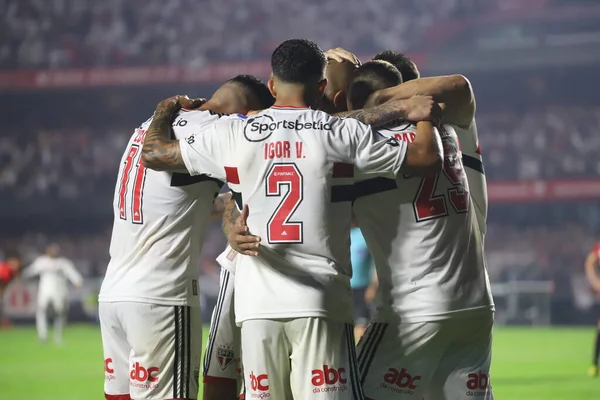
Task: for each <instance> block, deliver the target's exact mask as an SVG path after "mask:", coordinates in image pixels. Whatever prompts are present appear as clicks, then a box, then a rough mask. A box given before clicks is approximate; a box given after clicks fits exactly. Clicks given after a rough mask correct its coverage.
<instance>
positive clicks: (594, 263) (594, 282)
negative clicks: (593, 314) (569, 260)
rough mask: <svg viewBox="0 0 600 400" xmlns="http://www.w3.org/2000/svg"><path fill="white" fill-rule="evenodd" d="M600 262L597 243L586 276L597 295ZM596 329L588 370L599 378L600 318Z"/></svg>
mask: <svg viewBox="0 0 600 400" xmlns="http://www.w3.org/2000/svg"><path fill="white" fill-rule="evenodd" d="M599 260H600V242H598V243H596V245H595V246H594V248H593V249H592V251H590V253H589V254H588V256H587V258H586V259H585V275H586V276H587V279H588V281H589V282H590V285H591V286H592V289H593V290H594V292H595V293H600V274H599V273H598V261H599ZM597 322H598V325H597V328H596V339H595V341H594V355H593V358H592V365H591V366H590V368H589V370H588V374H589V375H590V376H598V358H599V357H600V316H599V317H598V321H597Z"/></svg>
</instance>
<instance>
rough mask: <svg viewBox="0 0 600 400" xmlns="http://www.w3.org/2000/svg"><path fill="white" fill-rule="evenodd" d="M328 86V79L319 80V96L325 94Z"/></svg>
mask: <svg viewBox="0 0 600 400" xmlns="http://www.w3.org/2000/svg"><path fill="white" fill-rule="evenodd" d="M326 87H327V79H322V80H321V81H320V82H319V89H318V90H319V96H323V95H324V94H325V88H326Z"/></svg>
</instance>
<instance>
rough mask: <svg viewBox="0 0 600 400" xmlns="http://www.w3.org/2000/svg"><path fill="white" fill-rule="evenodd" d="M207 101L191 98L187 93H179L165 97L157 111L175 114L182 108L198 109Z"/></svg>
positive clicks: (158, 112) (164, 113)
mask: <svg viewBox="0 0 600 400" xmlns="http://www.w3.org/2000/svg"><path fill="white" fill-rule="evenodd" d="M204 103H206V99H190V98H189V97H188V96H187V95H177V96H172V97H169V98H167V99H164V100H163V101H161V102H160V103H158V105H157V106H156V113H157V114H163V115H173V114H174V113H176V112H177V111H179V110H180V109H182V108H186V109H189V110H193V109H196V108H198V107H200V106H202V104H204Z"/></svg>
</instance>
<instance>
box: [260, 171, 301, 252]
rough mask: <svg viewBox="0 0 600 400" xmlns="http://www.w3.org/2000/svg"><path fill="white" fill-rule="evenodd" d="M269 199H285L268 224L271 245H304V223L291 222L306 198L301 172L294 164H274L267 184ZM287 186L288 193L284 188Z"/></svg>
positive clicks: (268, 175)
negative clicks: (283, 190) (284, 191)
mask: <svg viewBox="0 0 600 400" xmlns="http://www.w3.org/2000/svg"><path fill="white" fill-rule="evenodd" d="M265 185H266V188H265V191H266V195H267V197H274V196H276V197H281V196H283V199H282V200H281V202H280V203H279V205H278V206H277V208H276V209H275V211H274V212H273V215H272V216H271V218H270V219H269V222H268V223H267V240H268V241H269V243H278V244H285V243H302V240H303V237H304V228H303V226H302V222H290V218H291V217H292V214H293V213H294V211H296V209H297V208H298V206H299V205H300V203H302V199H303V197H304V185H303V178H302V174H301V173H300V170H299V169H298V167H297V166H296V164H293V163H289V164H288V163H285V164H273V166H272V167H271V169H270V170H269V173H268V174H267V179H266V182H265ZM284 186H287V189H288V190H287V193H285V194H283V193H282V190H281V189H282V187H284Z"/></svg>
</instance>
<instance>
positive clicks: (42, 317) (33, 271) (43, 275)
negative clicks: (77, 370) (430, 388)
mask: <svg viewBox="0 0 600 400" xmlns="http://www.w3.org/2000/svg"><path fill="white" fill-rule="evenodd" d="M37 275H39V276H40V285H39V289H38V298H37V311H36V313H35V322H36V328H37V333H38V337H39V339H40V341H41V342H42V343H45V342H46V340H47V339H48V310H49V309H50V307H52V311H53V312H54V342H55V343H56V344H61V343H62V332H63V329H64V326H65V323H66V321H67V312H68V309H69V308H68V306H69V287H68V285H67V282H70V283H71V284H72V285H73V286H74V287H75V288H76V289H80V288H81V287H82V284H83V277H82V276H81V274H80V273H79V272H78V271H77V269H76V268H75V265H73V263H72V262H71V261H70V260H68V259H67V258H65V257H61V255H60V246H59V245H58V244H51V245H49V246H48V247H47V248H46V254H45V255H41V256H39V257H38V258H36V259H35V261H34V262H33V263H32V264H31V265H30V266H29V267H28V268H26V269H25V270H24V271H23V273H22V274H21V277H22V278H23V279H27V278H31V277H33V276H37Z"/></svg>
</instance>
